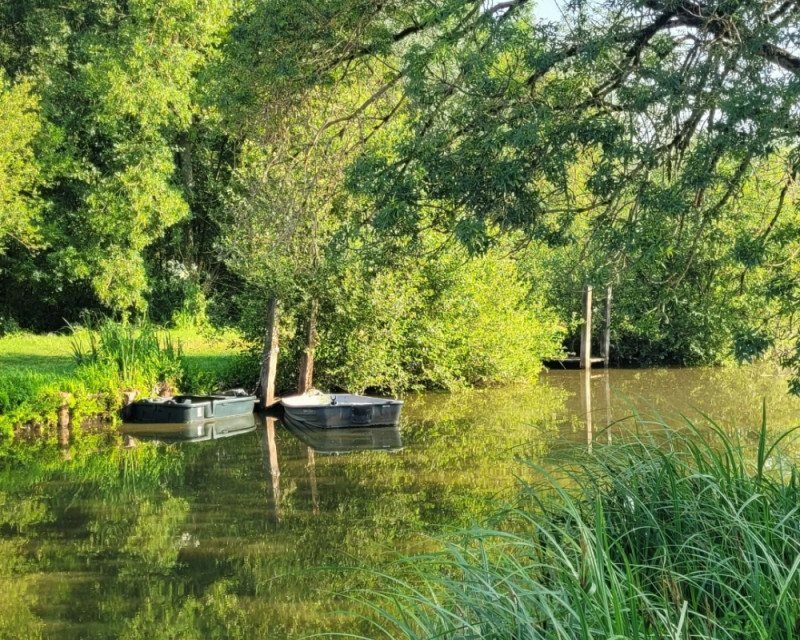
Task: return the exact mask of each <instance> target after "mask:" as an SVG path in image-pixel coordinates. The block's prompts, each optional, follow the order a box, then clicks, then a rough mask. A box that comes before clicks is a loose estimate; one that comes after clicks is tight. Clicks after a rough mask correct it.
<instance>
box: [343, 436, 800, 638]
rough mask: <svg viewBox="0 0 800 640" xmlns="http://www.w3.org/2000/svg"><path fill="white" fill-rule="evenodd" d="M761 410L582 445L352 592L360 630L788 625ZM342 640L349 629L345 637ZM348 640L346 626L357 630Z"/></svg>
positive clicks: (791, 570)
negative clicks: (478, 522)
mask: <svg viewBox="0 0 800 640" xmlns="http://www.w3.org/2000/svg"><path fill="white" fill-rule="evenodd" d="M792 433H793V431H790V432H786V433H783V434H781V435H779V436H778V437H777V438H774V439H772V440H770V438H769V432H768V429H767V424H766V420H764V421H763V423H762V425H761V429H760V431H759V433H758V438H757V440H756V441H755V442H754V443H753V445H752V446H746V444H747V443H745V442H743V441H742V440H741V439H740V438H739V437H738V436H737V435H731V434H729V433H726V432H724V431H723V430H722V429H721V428H719V427H718V426H717V425H716V424H714V423H713V422H711V421H708V422H707V423H704V424H700V425H698V424H694V423H693V422H690V421H687V422H686V424H685V425H683V428H681V429H678V430H670V429H668V428H667V427H666V425H663V424H661V425H655V427H654V425H648V431H647V435H641V434H640V435H636V436H635V437H632V438H629V439H626V440H625V441H624V442H621V443H616V444H613V445H603V446H599V445H597V444H595V445H594V448H593V450H590V451H586V452H585V455H584V456H583V457H582V458H580V459H578V460H577V461H576V459H575V458H574V457H572V458H571V460H570V461H569V462H565V463H564V464H562V465H559V466H558V470H557V472H547V471H545V470H544V469H542V468H539V467H535V465H531V466H532V467H535V468H536V470H537V471H538V472H540V473H541V475H542V477H543V480H542V481H541V482H540V483H536V484H525V485H523V487H522V491H521V494H520V497H519V501H518V502H516V503H515V504H513V505H512V506H510V507H509V508H508V509H506V510H504V511H503V512H502V513H500V514H498V516H497V517H496V518H495V519H494V520H493V521H492V522H490V523H489V524H488V525H486V526H481V527H477V526H476V527H474V528H472V529H470V530H467V531H462V532H460V533H459V534H458V535H456V536H452V537H450V538H448V539H447V540H445V541H444V546H443V550H442V551H440V552H437V553H434V554H428V555H424V556H418V557H413V558H407V559H405V560H404V561H403V562H402V563H401V564H400V565H399V567H398V566H394V567H392V568H391V570H390V571H387V572H386V574H384V575H383V578H384V580H385V582H384V584H385V588H384V589H381V590H372V591H369V592H367V593H364V592H361V593H359V594H357V595H354V597H355V599H356V600H357V601H358V608H359V610H362V611H363V609H362V607H363V606H365V605H366V606H367V607H368V608H369V611H370V613H369V614H368V615H367V616H366V618H367V619H368V621H369V623H370V624H371V625H372V626H371V630H370V631H369V632H368V633H369V635H365V636H363V637H370V638H393V639H396V638H408V639H415V640H416V639H422V638H425V639H432V638H437V639H451V640H455V639H459V640H466V639H467V638H481V639H482V640H490V639H497V640H500V639H503V640H507V639H509V638H515V639H516V640H523V639H527V640H534V639H562V638H563V639H570V640H573V639H575V638H582V639H587V640H588V639H590V638H592V639H594V638H632V639H642V640H644V639H650V638H652V639H655V638H726V639H739V640H745V639H748V640H749V639H753V638H765V639H766V638H789V637H794V636H795V635H796V634H797V633H798V627H800V575H798V572H799V571H800V537H799V536H798V531H800V512H798V504H800V502H799V499H800V477H799V476H798V468H797V466H796V464H795V463H794V462H792V461H790V460H788V459H787V458H786V457H784V456H782V455H781V454H780V451H779V448H780V446H782V445H784V444H786V443H787V442H789V441H790V436H791V435H792ZM349 637H353V636H349ZM358 637H361V636H358Z"/></svg>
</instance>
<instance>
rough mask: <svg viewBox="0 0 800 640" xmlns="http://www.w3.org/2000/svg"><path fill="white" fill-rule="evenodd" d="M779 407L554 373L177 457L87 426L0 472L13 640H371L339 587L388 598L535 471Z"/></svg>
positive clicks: (2, 628) (756, 396)
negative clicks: (563, 458) (395, 577)
mask: <svg viewBox="0 0 800 640" xmlns="http://www.w3.org/2000/svg"><path fill="white" fill-rule="evenodd" d="M764 398H766V401H767V407H768V419H769V422H770V425H771V427H772V428H773V429H774V430H780V429H784V428H785V427H787V426H793V425H794V424H797V422H798V416H800V401H798V400H797V399H794V398H789V397H788V396H786V395H785V383H784V381H783V379H782V378H781V377H779V376H777V375H776V373H775V372H774V371H770V370H768V369H745V370H737V369H732V370H699V371H697V370H696V371H687V370H650V371H624V370H609V371H607V372H606V371H598V370H595V372H594V373H590V374H588V375H587V374H586V373H585V372H580V371H564V372H558V371H553V372H550V373H547V374H544V375H543V376H542V380H541V384H539V385H537V386H527V387H523V386H520V387H510V388H504V389H484V390H477V391H472V392H467V393H461V394H444V393H427V394H419V395H412V396H409V397H407V398H405V400H406V404H405V405H404V409H403V415H402V417H401V422H400V425H399V427H398V428H396V429H392V428H389V430H384V428H383V427H379V428H376V429H374V430H372V429H371V430H369V433H368V434H364V433H361V434H359V433H358V432H356V433H354V434H347V433H346V432H343V431H331V432H326V433H325V434H316V435H318V436H319V437H320V438H323V440H322V441H320V440H319V439H315V438H314V437H312V436H311V435H309V433H308V432H307V431H303V432H302V433H296V432H295V431H292V430H291V425H284V424H282V423H280V422H279V421H277V420H276V419H275V418H269V417H266V416H258V417H257V418H256V419H255V420H256V422H255V429H254V428H253V427H254V425H253V423H251V424H250V425H247V424H245V423H241V424H239V425H238V426H237V425H236V424H234V423H229V424H228V426H227V427H225V425H222V426H220V425H219V422H218V421H215V422H214V423H213V434H214V436H213V438H209V439H205V440H203V441H199V442H195V441H192V442H189V443H187V444H184V443H180V442H179V443H178V444H176V445H173V446H167V447H164V446H157V445H155V444H153V443H150V442H146V441H143V442H140V444H139V446H138V447H136V448H133V449H124V448H123V447H122V446H121V445H122V438H121V437H120V436H119V435H118V434H116V432H111V436H109V437H107V438H106V437H104V438H99V437H97V438H95V437H94V436H91V437H90V436H89V435H88V434H84V439H83V440H80V439H79V440H77V441H76V442H75V443H74V444H73V449H72V456H71V460H68V461H67V460H63V459H62V458H61V455H60V452H59V450H58V449H57V448H56V447H55V446H53V447H52V450H51V449H47V448H42V449H41V450H36V451H35V452H31V451H30V450H26V451H27V457H25V458H23V457H22V454H21V455H20V458H19V460H20V462H15V464H14V466H13V467H12V466H11V465H7V466H5V467H2V466H0V589H2V590H3V592H4V594H5V597H4V599H3V601H2V603H0V638H12V637H13V638H17V637H19V638H25V637H30V638H40V637H43V638H59V640H77V639H79V638H81V639H83V638H88V639H92V640H94V639H97V640H100V639H103V640H105V639H111V638H128V639H143V638H154V637H187V638H188V637H215V635H216V636H219V637H221V636H222V635H224V636H225V637H227V638H232V639H237V638H256V637H257V638H267V639H275V640H277V639H280V640H286V639H291V638H301V637H304V636H306V635H312V634H314V633H322V632H326V631H327V632H330V631H341V632H352V633H353V634H358V633H362V634H364V635H367V636H369V631H368V630H364V629H359V628H358V625H357V623H355V622H354V621H353V620H349V619H345V618H343V617H337V616H335V615H334V616H332V615H331V614H330V612H331V611H333V610H337V609H341V608H346V607H348V606H350V605H349V604H347V603H342V602H341V601H339V600H337V598H336V597H335V596H334V595H333V594H334V593H336V592H340V593H343V592H347V591H348V590H351V591H352V590H354V589H359V588H365V587H366V588H376V587H380V584H377V583H376V578H375V574H374V573H368V572H367V573H359V569H362V568H366V569H374V568H376V567H380V566H381V564H382V563H384V562H386V561H387V559H391V558H393V557H395V554H398V553H410V552H416V551H420V550H422V551H424V550H427V549H429V548H430V545H431V544H432V543H431V536H432V535H435V534H437V533H440V532H441V531H443V530H451V529H453V528H458V527H460V526H468V525H469V524H471V523H473V522H481V521H483V520H484V519H485V518H487V517H488V516H490V515H491V514H492V513H495V511H496V509H497V505H498V503H502V502H504V501H505V500H506V499H508V498H513V496H514V492H515V490H516V487H517V486H518V482H519V479H520V478H522V479H523V480H528V481H535V480H536V478H535V477H533V474H534V473H535V471H534V470H533V469H531V468H530V467H528V466H526V465H524V464H523V463H522V462H521V461H520V459H523V460H528V459H529V460H534V461H536V462H539V463H541V464H544V465H547V464H549V463H550V462H551V461H552V458H551V456H553V455H555V452H556V450H557V449H559V448H560V451H561V453H562V454H566V455H570V447H569V446H565V445H562V444H560V443H563V442H564V441H565V440H570V441H572V442H573V443H579V444H580V445H581V446H585V445H586V444H588V443H592V444H593V446H595V447H597V446H599V443H601V442H602V443H605V442H607V441H608V438H610V437H611V436H612V434H614V437H616V436H617V434H618V433H620V431H621V430H622V429H624V428H626V427H625V423H626V422H627V418H629V417H630V416H631V415H632V414H633V413H635V412H638V413H641V414H643V415H645V416H652V415H654V414H656V413H660V414H663V415H664V416H666V417H667V419H670V420H671V418H674V416H675V415H676V414H681V413H682V414H687V415H690V416H693V417H694V418H699V412H705V413H707V414H709V415H711V416H713V417H714V418H715V419H716V420H717V421H718V422H719V424H720V425H721V427H722V428H725V429H726V430H730V429H737V430H740V431H741V433H743V434H744V435H745V436H746V435H747V433H748V430H755V429H756V428H757V427H758V425H759V424H760V422H761V406H762V399H764ZM678 419H680V418H678ZM609 425H610V427H609ZM171 426H172V427H173V428H174V427H175V425H171ZM218 434H219V435H222V436H224V435H226V434H227V435H237V437H221V438H220V437H219V435H218ZM159 435H160V437H161V438H163V437H164V435H163V434H159ZM367 436H368V437H369V439H370V440H369V442H368V441H367V440H366V438H367ZM204 437H205V434H204ZM330 438H333V439H335V440H336V439H338V441H336V442H334V443H333V444H331V442H330ZM348 447H349V448H348ZM375 448H377V449H379V450H374V449H375ZM334 450H335V451H338V452H340V453H342V455H327V454H329V453H331V452H332V451H334ZM345 451H351V452H352V453H345ZM34 453H35V455H34ZM332 566H335V567H342V566H345V567H348V568H349V570H348V571H339V570H337V571H327V572H326V571H324V570H323V569H322V568H324V567H332Z"/></svg>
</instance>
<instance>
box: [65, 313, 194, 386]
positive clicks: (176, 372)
mask: <svg viewBox="0 0 800 640" xmlns="http://www.w3.org/2000/svg"><path fill="white" fill-rule="evenodd" d="M84 336H85V340H86V342H84ZM73 340H74V341H73V345H72V346H73V354H74V357H75V362H76V364H77V365H78V367H79V368H84V369H86V370H88V371H92V370H93V369H94V370H107V371H109V372H110V373H111V374H112V375H115V376H117V377H118V380H119V384H120V387H121V388H145V389H152V388H153V387H154V386H155V385H157V384H161V385H162V386H163V387H164V388H165V389H170V388H174V387H175V384H176V382H177V380H178V378H179V377H180V375H181V358H182V356H183V354H182V351H181V345H180V343H178V344H175V343H173V341H172V339H171V338H170V336H169V334H163V335H159V334H158V332H157V331H156V329H155V328H154V327H152V326H151V325H149V324H143V325H141V326H138V327H137V326H134V325H132V324H127V323H121V324H120V323H116V322H113V321H111V320H103V321H101V322H100V324H99V326H98V327H97V329H96V330H93V329H89V330H86V331H84V332H81V333H77V334H76V335H75V337H74V339H73Z"/></svg>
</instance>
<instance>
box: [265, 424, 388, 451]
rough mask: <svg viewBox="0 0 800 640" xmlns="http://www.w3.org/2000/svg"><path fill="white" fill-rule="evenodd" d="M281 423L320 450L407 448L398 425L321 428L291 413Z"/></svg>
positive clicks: (298, 437) (314, 448)
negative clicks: (294, 416) (294, 417)
mask: <svg viewBox="0 0 800 640" xmlns="http://www.w3.org/2000/svg"><path fill="white" fill-rule="evenodd" d="M281 423H282V424H283V426H284V427H286V429H287V431H289V433H291V434H292V435H293V436H294V437H295V438H297V439H298V440H300V441H301V442H303V443H305V444H307V445H308V446H309V447H311V448H312V449H313V450H314V451H315V452H316V453H322V454H331V455H338V454H342V453H352V452H355V451H400V450H401V449H402V448H403V439H402V437H401V436H400V429H399V428H398V427H397V425H381V426H372V427H341V428H338V429H319V428H317V427H312V426H309V425H308V424H306V423H303V422H299V421H297V420H293V419H292V418H290V417H289V416H288V415H284V416H283V418H281Z"/></svg>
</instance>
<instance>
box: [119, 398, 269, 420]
mask: <svg viewBox="0 0 800 640" xmlns="http://www.w3.org/2000/svg"><path fill="white" fill-rule="evenodd" d="M255 402H256V397H255V396H248V395H244V396H238V395H210V396H175V397H173V398H156V399H149V400H137V401H136V402H134V403H132V404H130V405H128V406H127V407H126V408H125V410H124V411H123V419H124V420H125V422H140V423H161V424H163V423H172V424H175V423H186V422H197V421H200V420H212V419H218V418H230V417H233V416H241V415H247V414H249V413H253V407H254V406H255Z"/></svg>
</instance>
